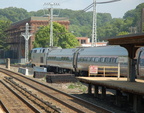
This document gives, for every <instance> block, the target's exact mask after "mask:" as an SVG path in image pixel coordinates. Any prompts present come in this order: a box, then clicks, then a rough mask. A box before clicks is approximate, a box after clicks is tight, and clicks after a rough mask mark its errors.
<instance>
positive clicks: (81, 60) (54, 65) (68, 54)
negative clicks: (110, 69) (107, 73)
mask: <svg viewBox="0 0 144 113" xmlns="http://www.w3.org/2000/svg"><path fill="white" fill-rule="evenodd" d="M127 56H128V53H127V51H126V49H125V48H123V47H120V46H102V47H84V48H71V49H60V48H55V49H52V48H34V49H33V50H32V51H31V63H32V65H33V66H41V67H46V68H47V70H48V71H49V72H50V71H53V72H55V73H75V74H76V75H79V76H87V75H88V68H89V66H90V65H97V66H117V65H118V63H120V70H121V72H120V73H121V76H127V71H128V66H127V65H128V57H127Z"/></svg>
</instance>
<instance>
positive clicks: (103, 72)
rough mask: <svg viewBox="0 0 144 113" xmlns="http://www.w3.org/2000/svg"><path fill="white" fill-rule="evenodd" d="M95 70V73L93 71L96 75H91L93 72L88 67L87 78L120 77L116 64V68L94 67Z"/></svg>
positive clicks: (118, 67)
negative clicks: (92, 76)
mask: <svg viewBox="0 0 144 113" xmlns="http://www.w3.org/2000/svg"><path fill="white" fill-rule="evenodd" d="M96 68H97V69H96ZM93 69H94V68H93ZM95 69H96V70H97V71H95V72H96V73H93V72H94V71H92V70H91V69H90V67H89V76H90V75H95V76H103V77H107V76H116V77H118V78H119V77H120V64H118V66H95Z"/></svg>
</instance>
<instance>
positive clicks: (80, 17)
mask: <svg viewBox="0 0 144 113" xmlns="http://www.w3.org/2000/svg"><path fill="white" fill-rule="evenodd" d="M142 8H144V3H142V4H140V5H138V6H137V7H136V8H135V9H133V10H130V11H127V12H126V13H125V15H124V17H123V18H112V17H111V14H109V13H97V38H98V41H102V40H106V39H108V38H111V37H115V36H118V35H122V34H129V33H131V30H130V28H132V27H134V28H136V29H137V32H141V31H142V30H141V28H142V27H143V31H144V23H143V25H142V24H141V13H142V12H141V11H142ZM54 14H59V17H67V18H69V20H70V26H69V32H70V31H73V34H74V35H75V36H76V37H89V38H91V34H92V11H89V12H83V11H81V10H79V11H73V10H70V9H61V10H60V13H59V10H54ZM43 15H44V12H43V10H38V11H36V12H35V11H31V12H27V11H26V10H25V9H22V8H15V7H9V8H5V9H0V20H7V19H9V20H10V21H12V22H16V21H19V20H23V19H26V18H28V17H30V16H43ZM43 29H44V28H43ZM41 32H42V31H41ZM47 32H48V33H49V31H47ZM64 32H65V31H64ZM66 32H68V31H66ZM55 33H56V34H57V35H56V34H55ZM55 33H54V38H55V39H58V40H59V39H60V37H61V36H62V37H63V38H64V36H63V35H64V34H61V36H60V34H59V35H58V33H59V31H55ZM43 34H45V33H43ZM45 35H46V34H45ZM47 35H49V34H47ZM65 35H68V33H65ZM56 37H58V38H56ZM47 39H48V36H47ZM48 41H49V40H48ZM46 43H47V45H49V42H46ZM62 43H63V47H66V46H68V45H67V44H64V42H62ZM38 44H39V43H35V46H38ZM54 44H55V46H57V45H58V44H59V43H56V41H55V43H54ZM45 46H46V45H45ZM61 46H62V45H61Z"/></svg>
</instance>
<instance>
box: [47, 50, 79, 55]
mask: <svg viewBox="0 0 144 113" xmlns="http://www.w3.org/2000/svg"><path fill="white" fill-rule="evenodd" d="M78 49H79V48H70V49H55V50H52V51H51V52H50V53H49V55H51V56H53V55H56V56H72V55H73V53H75V52H76V51H77V50H78Z"/></svg>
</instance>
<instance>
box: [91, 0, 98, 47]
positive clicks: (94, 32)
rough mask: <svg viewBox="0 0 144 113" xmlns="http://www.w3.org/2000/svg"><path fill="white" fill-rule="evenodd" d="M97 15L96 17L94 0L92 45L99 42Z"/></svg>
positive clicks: (94, 0) (94, 1)
mask: <svg viewBox="0 0 144 113" xmlns="http://www.w3.org/2000/svg"><path fill="white" fill-rule="evenodd" d="M96 19H97V17H96V0H93V28H92V45H91V46H92V47H94V46H96V44H97V29H96V25H97V20H96Z"/></svg>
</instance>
